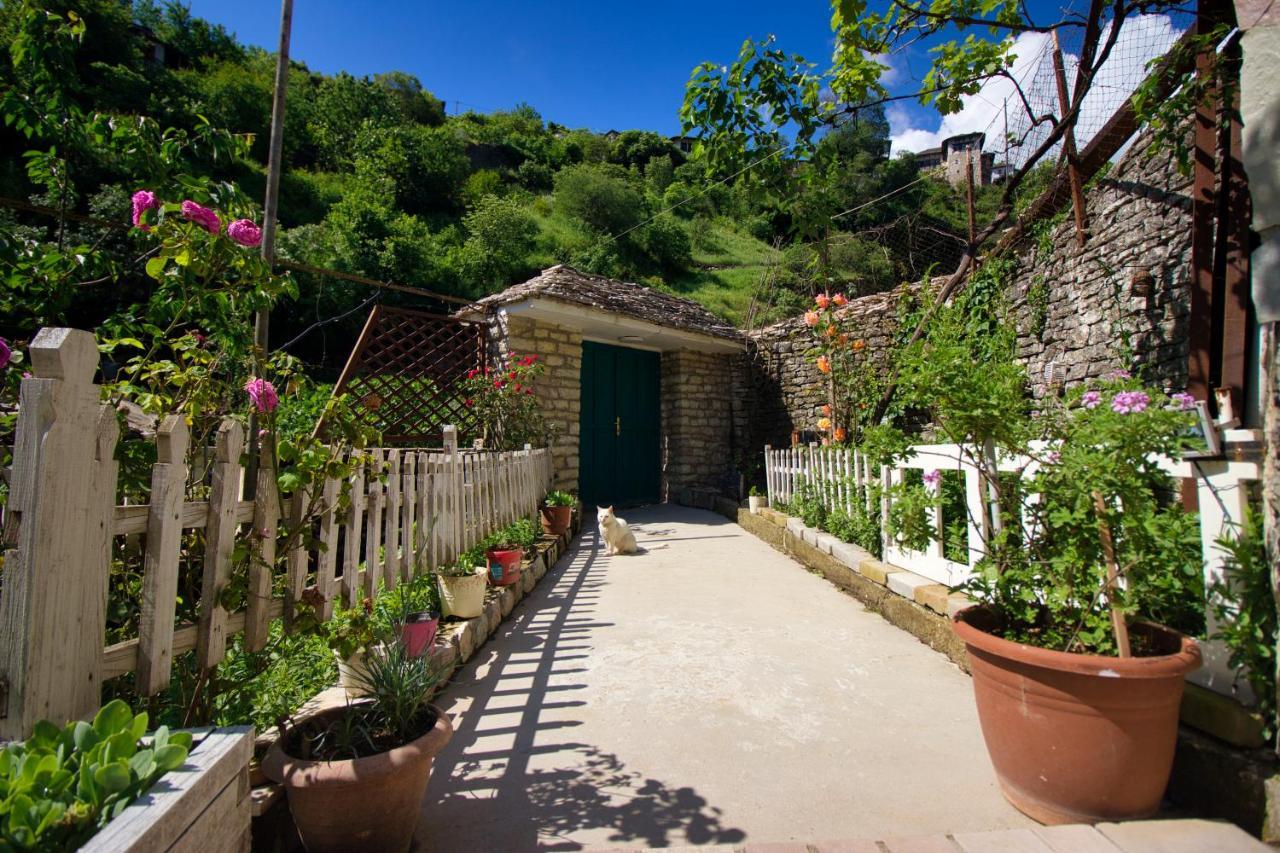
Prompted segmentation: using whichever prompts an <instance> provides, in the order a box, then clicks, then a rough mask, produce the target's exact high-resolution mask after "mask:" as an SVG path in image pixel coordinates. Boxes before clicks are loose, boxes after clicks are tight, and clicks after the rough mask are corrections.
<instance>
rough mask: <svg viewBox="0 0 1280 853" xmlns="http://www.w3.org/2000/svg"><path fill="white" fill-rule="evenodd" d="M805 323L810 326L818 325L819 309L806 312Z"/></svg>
mask: <svg viewBox="0 0 1280 853" xmlns="http://www.w3.org/2000/svg"><path fill="white" fill-rule="evenodd" d="M804 324H805V325H806V326H809V327H810V328H812V327H814V326H816V325H818V312H817V311H806V312H804Z"/></svg>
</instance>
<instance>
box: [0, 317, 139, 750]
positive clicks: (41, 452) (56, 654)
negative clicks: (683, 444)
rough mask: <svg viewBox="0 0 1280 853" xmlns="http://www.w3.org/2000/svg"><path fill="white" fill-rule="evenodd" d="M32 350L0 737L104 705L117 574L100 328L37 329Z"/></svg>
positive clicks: (10, 564) (13, 505)
mask: <svg viewBox="0 0 1280 853" xmlns="http://www.w3.org/2000/svg"><path fill="white" fill-rule="evenodd" d="M29 353H30V357H31V365H32V370H33V372H34V374H35V375H34V376H33V377H31V378H27V379H23V380H22V390H21V396H20V401H21V402H20V407H21V408H20V414H19V416H18V425H17V436H16V440H15V443H14V464H13V476H12V480H11V488H10V495H9V512H11V513H12V514H13V516H14V521H15V522H16V523H17V524H18V541H17V547H16V548H15V549H13V550H10V551H9V552H7V553H6V555H5V566H4V595H3V596H2V597H0V737H3V738H14V739H17V738H24V737H27V736H28V735H30V734H31V731H32V727H33V726H34V725H35V723H36V722H37V721H38V720H40V719H50V720H53V721H54V722H55V723H57V724H62V723H65V722H66V721H68V720H72V719H78V718H84V717H92V715H93V713H94V712H95V710H96V709H97V707H98V705H99V704H100V702H101V690H102V684H101V676H102V646H103V640H104V634H105V622H106V591H107V574H108V572H109V570H110V562H109V559H108V552H107V551H106V549H104V548H102V547H101V546H102V544H103V542H104V541H106V542H108V544H109V539H107V538H106V537H109V535H110V531H111V529H112V528H111V525H112V522H113V519H114V515H113V513H107V512H105V509H106V506H107V503H108V502H110V503H112V504H114V497H115V495H114V491H115V483H114V480H113V482H112V483H111V489H110V491H111V495H110V497H109V498H106V499H104V496H103V495H102V494H100V493H99V491H100V489H98V488H96V487H97V486H100V485H102V484H101V479H102V478H101V477H99V476H96V475H97V469H98V468H99V467H100V466H101V465H102V464H103V463H105V464H107V465H111V461H110V460H111V455H112V453H113V451H114V448H115V436H114V434H113V428H114V425H115V420H114V413H113V412H112V411H111V409H110V407H109V406H101V405H100V404H99V401H98V387H97V386H96V385H94V384H93V376H94V373H95V372H96V370H97V367H98V347H97V344H96V342H95V341H94V337H93V335H91V334H89V333H88V332H84V331H80V330H77V329H48V328H46V329H41V330H40V332H39V333H38V334H37V335H36V336H35V338H34V339H33V340H32V342H31V346H30V349H29ZM104 411H105V417H104ZM108 420H109V423H108V422H107V421H108ZM104 454H105V455H104ZM99 457H103V458H102V459H101V461H100V460H99ZM74 531H85V532H87V533H88V534H89V535H72V534H73V532H74Z"/></svg>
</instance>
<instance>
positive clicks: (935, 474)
mask: <svg viewBox="0 0 1280 853" xmlns="http://www.w3.org/2000/svg"><path fill="white" fill-rule="evenodd" d="M922 479H923V480H924V484H925V485H926V486H928V487H929V488H931V489H936V488H938V484H939V483H941V482H942V472H941V471H939V470H938V469H937V468H934V469H933V470H932V471H925V472H924V477H923V478H922Z"/></svg>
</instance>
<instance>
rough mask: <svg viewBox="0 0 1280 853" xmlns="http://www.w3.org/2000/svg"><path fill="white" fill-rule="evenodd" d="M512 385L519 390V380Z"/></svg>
mask: <svg viewBox="0 0 1280 853" xmlns="http://www.w3.org/2000/svg"><path fill="white" fill-rule="evenodd" d="M512 387H513V388H515V389H516V390H517V391H519V390H520V383H519V382H517V383H516V384H515V385H513V386H512Z"/></svg>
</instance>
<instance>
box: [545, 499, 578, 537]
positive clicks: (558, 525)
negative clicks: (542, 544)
mask: <svg viewBox="0 0 1280 853" xmlns="http://www.w3.org/2000/svg"><path fill="white" fill-rule="evenodd" d="M539 515H541V516H542V532H543V533H546V534H547V535H549V536H560V535H561V534H563V533H564V532H565V531H566V530H568V529H569V522H571V521H572V520H573V507H571V506H544V507H543V508H542V509H541V510H540V511H539Z"/></svg>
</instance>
